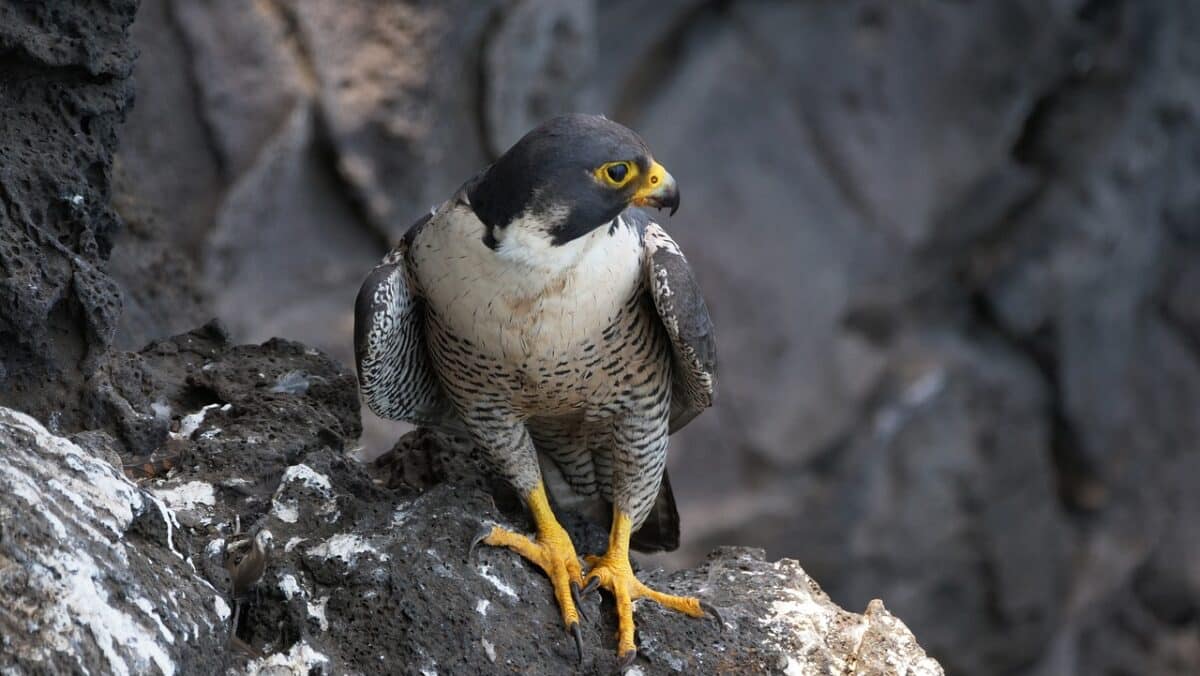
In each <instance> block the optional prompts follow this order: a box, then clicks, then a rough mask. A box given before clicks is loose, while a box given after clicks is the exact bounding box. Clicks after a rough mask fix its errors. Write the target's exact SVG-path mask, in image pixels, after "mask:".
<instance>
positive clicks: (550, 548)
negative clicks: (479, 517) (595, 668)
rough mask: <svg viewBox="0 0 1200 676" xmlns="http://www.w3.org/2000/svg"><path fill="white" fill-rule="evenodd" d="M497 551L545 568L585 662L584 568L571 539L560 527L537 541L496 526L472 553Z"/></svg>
mask: <svg viewBox="0 0 1200 676" xmlns="http://www.w3.org/2000/svg"><path fill="white" fill-rule="evenodd" d="M481 542H482V543H483V544H486V545H491V546H493V547H508V548H509V549H511V550H513V551H514V552H516V553H518V554H520V555H521V556H523V557H525V558H526V559H528V560H529V561H531V562H533V563H534V564H536V565H537V567H538V568H541V569H542V570H543V571H544V572H545V573H546V575H547V576H548V577H549V578H550V583H551V584H552V585H553V586H554V598H555V599H557V600H558V608H559V610H561V611H562V619H563V624H564V625H566V627H567V630H568V631H570V632H571V634H572V636H574V638H575V648H576V650H577V651H578V652H579V659H580V661H582V660H583V634H582V633H581V632H580V630H579V588H580V587H581V586H582V585H583V568H582V567H581V566H580V565H579V556H578V555H577V554H575V545H573V544H571V538H570V536H568V535H567V532H566V531H565V530H563V528H562V527H561V526H558V525H557V523H555V524H553V525H547V526H546V527H543V528H542V530H541V531H540V532H539V533H538V536H537V539H531V538H530V537H528V536H526V535H521V534H520V533H514V532H512V531H509V530H505V529H503V528H501V527H499V526H493V527H492V528H491V530H490V531H487V532H485V533H483V534H482V535H480V536H479V537H477V538H476V539H475V542H473V543H471V551H474V549H475V546H476V545H477V544H479V543H481Z"/></svg>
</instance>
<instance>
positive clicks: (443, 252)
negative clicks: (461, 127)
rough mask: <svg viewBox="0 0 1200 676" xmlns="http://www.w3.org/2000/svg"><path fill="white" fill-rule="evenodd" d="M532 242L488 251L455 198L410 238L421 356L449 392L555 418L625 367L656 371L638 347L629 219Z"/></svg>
mask: <svg viewBox="0 0 1200 676" xmlns="http://www.w3.org/2000/svg"><path fill="white" fill-rule="evenodd" d="M535 247H536V243H529V244H526V245H523V248H522V249H521V250H520V255H516V256H514V255H506V252H504V251H499V252H498V251H495V250H493V249H491V248H489V247H488V246H486V245H485V244H484V243H483V226H482V224H481V223H479V221H478V220H477V219H476V218H475V217H474V214H472V213H471V212H470V210H469V209H467V208H465V207H458V208H449V209H445V210H443V211H442V212H439V213H438V214H435V216H434V218H433V219H431V221H430V223H429V224H427V226H426V227H425V228H424V229H423V230H422V231H421V232H420V233H419V234H418V236H417V237H416V238H415V240H414V242H413V245H412V247H411V250H410V252H409V257H410V261H411V270H412V272H413V275H414V276H415V278H416V280H415V281H416V282H417V284H418V285H419V288H420V289H421V294H422V296H423V297H424V298H425V300H426V303H427V317H428V322H429V326H428V331H427V337H428V340H429V345H430V351H431V356H432V357H433V361H434V363H435V365H436V367H437V369H438V371H439V373H440V374H441V376H442V378H443V380H444V381H445V382H446V384H447V389H448V390H449V391H450V392H451V394H452V395H453V396H456V397H457V398H459V399H460V400H461V399H463V398H470V399H472V400H475V401H485V400H486V401H496V400H500V401H503V402H504V403H506V404H509V405H511V406H513V408H515V409H516V410H518V411H519V412H521V413H523V414H526V415H559V414H566V413H569V412H570V411H572V410H580V409H588V410H595V409H597V408H603V407H605V406H607V405H610V404H613V403H617V400H618V399H619V398H620V396H621V392H622V387H621V383H622V382H623V380H624V375H625V374H626V373H629V372H633V371H638V370H642V371H644V370H646V368H647V367H648V366H654V367H657V368H656V369H655V370H660V369H662V368H665V365H662V364H656V363H655V364H647V362H648V361H654V360H661V355H649V354H646V351H645V350H642V349H639V345H638V340H639V337H640V339H646V338H648V337H649V335H650V333H651V332H652V331H654V330H656V329H657V325H656V324H655V323H654V321H653V320H654V315H653V310H652V308H650V307H649V306H648V304H647V303H646V300H645V297H644V286H643V258H642V246H641V241H640V238H639V234H638V233H637V232H636V231H635V230H634V229H633V228H630V227H627V226H625V225H624V224H623V223H618V224H617V226H616V227H602V228H599V229H597V230H595V231H593V232H592V233H591V234H589V235H586V236H584V237H581V238H579V239H577V240H575V241H572V242H569V243H567V244H565V245H562V246H560V247H555V248H554V249H552V250H549V249H548V250H546V251H544V252H538V251H536V249H535Z"/></svg>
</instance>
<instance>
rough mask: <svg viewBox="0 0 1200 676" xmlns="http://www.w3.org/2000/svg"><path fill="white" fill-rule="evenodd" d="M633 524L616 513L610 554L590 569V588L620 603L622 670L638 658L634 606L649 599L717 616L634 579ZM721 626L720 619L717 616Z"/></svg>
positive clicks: (591, 558)
mask: <svg viewBox="0 0 1200 676" xmlns="http://www.w3.org/2000/svg"><path fill="white" fill-rule="evenodd" d="M632 531H633V527H632V521H631V520H630V519H629V517H628V516H627V515H626V514H624V513H623V512H621V511H620V510H619V509H614V510H613V525H612V532H611V533H610V534H609V538H608V551H606V552H605V553H604V556H589V557H587V563H588V566H589V567H590V569H589V570H588V574H587V582H588V585H587V586H588V587H589V588H591V587H592V585H599V586H600V587H601V588H603V589H607V590H608V591H610V592H612V595H613V597H614V598H615V599H616V602H617V656H618V658H619V660H620V662H621V666H622V667H625V666H628V665H630V664H632V663H633V660H634V658H636V657H637V646H636V645H634V642H633V630H634V624H633V602H634V601H636V600H637V599H650V600H651V601H654V602H655V603H657V604H659V605H660V606H663V607H665V608H670V609H672V610H677V611H679V612H681V613H683V614H685V615H690V616H691V617H704V615H705V612H706V611H707V612H708V613H710V614H712V615H714V616H716V615H717V614H716V611H715V610H714V609H713V608H712V607H711V606H709V605H708V604H706V603H703V602H702V601H700V600H699V599H696V598H692V597H690V596H673V595H671V594H664V593H662V592H660V591H656V590H654V589H651V588H649V587H647V586H646V585H644V584H642V583H641V581H640V580H638V579H637V578H636V577H634V575H633V567H632V566H630V565H629V537H630V535H631V534H632ZM717 620H718V622H719V621H720V617H719V616H717Z"/></svg>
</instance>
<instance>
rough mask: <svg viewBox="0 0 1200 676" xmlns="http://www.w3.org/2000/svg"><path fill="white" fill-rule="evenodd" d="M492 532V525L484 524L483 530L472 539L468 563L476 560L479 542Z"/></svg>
mask: <svg viewBox="0 0 1200 676" xmlns="http://www.w3.org/2000/svg"><path fill="white" fill-rule="evenodd" d="M491 534H492V528H491V526H484V528H483V532H482V533H480V534H479V535H476V536H475V539H474V540H471V546H470V547H469V548H468V549H467V563H471V562H473V561H474V560H475V548H476V547H478V546H479V543H480V542H483V541H484V540H486V539H487V536H489V535H491Z"/></svg>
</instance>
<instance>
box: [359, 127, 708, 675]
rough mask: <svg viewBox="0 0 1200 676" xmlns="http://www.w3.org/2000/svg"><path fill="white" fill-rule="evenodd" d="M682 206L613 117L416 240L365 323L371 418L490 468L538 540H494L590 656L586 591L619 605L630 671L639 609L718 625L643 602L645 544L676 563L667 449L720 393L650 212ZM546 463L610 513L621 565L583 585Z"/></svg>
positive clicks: (542, 136) (369, 283) (613, 555)
mask: <svg viewBox="0 0 1200 676" xmlns="http://www.w3.org/2000/svg"><path fill="white" fill-rule="evenodd" d="M678 206H679V189H678V188H677V186H676V183H675V179H674V178H672V177H671V174H669V173H667V170H666V169H665V168H664V167H663V166H662V165H661V164H659V163H658V162H656V161H655V160H654V157H653V156H652V155H651V153H650V150H649V148H648V147H647V146H646V143H645V141H643V140H642V138H641V137H640V136H638V135H637V134H636V133H634V132H633V131H631V130H629V129H627V128H625V127H623V126H621V125H620V124H617V123H615V122H612V121H610V120H608V119H606V118H604V117H602V116H593V115H583V114H572V115H563V116H560V117H556V118H553V119H551V120H549V121H547V122H545V123H544V124H542V125H541V126H540V127H538V128H536V129H534V130H533V131H531V132H529V133H528V134H527V135H526V136H525V137H523V138H522V139H521V140H520V141H518V142H517V143H516V144H515V145H514V146H513V147H512V148H510V149H509V150H508V151H507V152H506V153H504V155H502V156H501V157H500V158H499V159H498V160H496V162H495V163H493V164H492V165H490V166H489V167H487V168H486V169H484V170H483V171H482V172H480V173H479V174H478V175H476V176H475V177H474V178H472V179H470V180H469V181H467V182H466V183H465V184H464V185H463V186H462V187H461V188H460V189H459V190H458V192H456V193H455V194H454V196H453V197H452V198H450V199H449V200H448V201H446V202H444V203H443V204H442V205H441V206H438V207H436V208H435V209H434V210H433V211H432V212H431V213H430V214H428V215H426V216H425V217H423V218H422V219H421V220H419V221H417V223H416V224H415V225H413V226H412V228H411V229H410V230H409V231H408V233H407V234H406V235H405V236H404V238H403V240H402V241H401V242H400V244H399V245H398V246H397V247H396V248H395V249H394V250H393V251H392V252H391V253H389V254H388V255H387V257H385V258H384V260H383V262H382V263H381V264H380V265H379V266H378V267H376V268H375V269H374V270H373V271H372V272H371V273H370V275H369V276H368V277H367V279H366V281H365V282H364V283H363V286H362V289H361V290H360V291H359V294H358V300H357V303H356V306H355V353H356V360H357V365H358V374H359V386H360V389H361V392H362V396H363V399H364V401H365V402H366V404H367V405H368V406H369V407H370V408H371V410H373V411H375V412H376V413H377V414H379V415H380V416H383V417H385V418H391V419H395V420H405V421H409V422H412V423H415V424H418V425H426V426H432V427H436V428H442V429H454V430H459V431H462V432H465V433H467V434H468V435H469V436H470V437H471V438H472V440H473V441H474V442H475V443H476V444H477V445H478V446H479V447H480V448H482V449H484V451H485V452H486V454H487V455H488V456H489V457H490V459H491V460H492V461H493V462H494V464H495V466H496V467H497V468H498V470H499V471H500V472H501V473H502V474H503V475H504V476H505V478H507V479H508V480H509V481H510V482H511V483H512V484H513V486H515V487H516V489H517V490H518V491H519V492H520V494H521V495H522V496H523V498H524V500H525V503H526V505H527V507H528V508H529V510H530V512H531V513H532V515H533V518H534V522H535V524H536V528H537V533H536V535H535V536H534V537H532V538H530V537H528V536H526V535H523V534H520V533H514V532H511V531H509V530H506V529H503V528H500V527H499V526H496V527H492V528H491V529H490V530H489V531H487V532H486V533H485V534H484V535H482V536H481V538H480V539H481V541H482V542H483V543H485V544H488V545H493V546H500V547H507V548H509V549H511V550H513V551H515V552H517V553H518V554H520V555H521V556H523V557H525V558H526V559H528V560H529V561H531V562H533V563H534V564H536V565H537V566H539V567H540V568H541V569H542V570H544V571H545V573H546V575H547V576H549V578H550V581H551V583H552V585H553V588H554V595H555V597H556V599H557V601H558V605H559V607H560V610H561V612H562V619H563V622H564V623H565V624H566V627H567V628H568V629H569V630H570V631H571V632H572V634H574V637H575V642H576V645H577V647H578V648H579V650H580V653H581V656H582V642H581V638H580V631H579V613H578V609H577V600H578V598H579V594H580V588H581V586H585V585H586V586H585V588H584V593H586V592H587V591H590V590H591V589H594V588H596V587H597V586H598V587H600V588H603V589H606V590H608V591H609V592H611V593H612V595H613V596H614V598H615V599H616V609H617V614H618V627H619V631H618V636H617V639H618V646H617V652H618V655H619V656H620V659H621V661H622V663H624V664H628V663H630V662H632V660H633V659H634V657H636V654H637V652H636V647H635V645H634V622H633V607H632V602H633V601H634V600H636V599H641V598H646V599H651V600H653V601H655V602H657V603H659V604H661V605H663V606H665V607H668V608H672V609H675V610H677V611H680V612H683V613H685V614H687V615H690V616H693V617H703V616H705V614H706V612H707V613H708V614H710V615H713V616H715V615H716V612H715V610H714V609H712V608H711V606H709V605H708V604H706V603H703V602H701V601H700V600H698V599H696V598H691V597H684V596H673V595H669V594H664V593H661V592H658V591H655V590H653V589H650V588H649V587H647V586H645V585H644V584H642V583H641V582H640V581H639V580H638V579H637V578H636V577H635V576H634V574H633V570H632V567H631V566H630V561H629V550H630V546H631V545H632V546H633V547H634V548H636V549H640V550H649V551H655V550H666V549H674V548H675V547H677V546H678V542H679V517H678V514H677V512H676V510H675V501H674V497H673V496H672V494H671V488H670V483H669V481H668V480H667V475H666V459H667V436H668V435H669V434H671V433H673V432H674V431H675V430H677V429H679V428H681V427H683V426H684V425H685V424H687V423H688V422H689V421H690V420H691V419H692V418H694V417H695V416H696V415H697V414H699V413H700V412H701V411H702V410H703V409H705V408H707V407H708V406H710V405H711V403H712V397H713V387H714V379H715V376H716V352H715V343H714V339H713V328H712V322H711V321H710V319H709V315H708V309H707V307H706V306H705V303H704V299H703V298H702V297H701V295H700V289H699V287H698V286H697V284H696V280H695V278H694V277H693V275H692V271H691V269H690V268H689V266H688V263H687V261H686V260H685V259H684V257H683V254H682V253H681V252H680V250H679V247H678V246H677V245H676V244H675V242H674V241H673V240H672V239H671V238H670V236H668V235H667V233H666V232H665V231H664V230H663V229H662V227H661V226H659V225H658V224H657V223H655V222H654V221H653V220H651V218H650V216H649V214H648V212H646V211H644V210H643V209H642V208H641V207H653V208H657V209H660V210H661V209H663V208H669V209H670V210H671V213H672V214H674V213H675V210H676V209H677V208H678ZM539 457H541V458H544V459H546V460H547V464H548V465H549V466H552V467H554V468H555V469H556V471H557V473H560V474H561V475H562V478H563V479H565V484H566V485H567V486H568V487H569V492H570V493H572V494H574V496H576V497H579V496H582V498H584V499H592V500H594V501H602V502H603V503H604V504H605V511H606V512H607V511H611V534H610V537H609V543H608V549H607V551H606V552H605V553H604V554H603V555H602V556H598V557H588V560H587V561H586V563H587V565H588V568H587V571H586V574H585V572H584V570H583V567H582V566H581V565H580V562H579V559H578V557H577V555H576V553H575V547H574V545H573V544H572V542H571V540H570V538H569V537H568V535H567V533H566V531H565V530H564V529H563V527H562V526H561V525H560V524H559V522H558V520H557V519H556V518H555V516H554V512H553V511H552V509H551V505H550V497H549V496H548V494H547V489H546V485H547V483H546V482H544V481H543V476H542V472H541V469H540V467H539ZM553 497H554V498H555V501H556V503H558V502H560V501H561V500H563V499H565V498H563V497H562V496H560V495H559V494H558V492H557V491H555V494H554V496H553ZM717 619H718V621H719V617H718V618H717Z"/></svg>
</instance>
